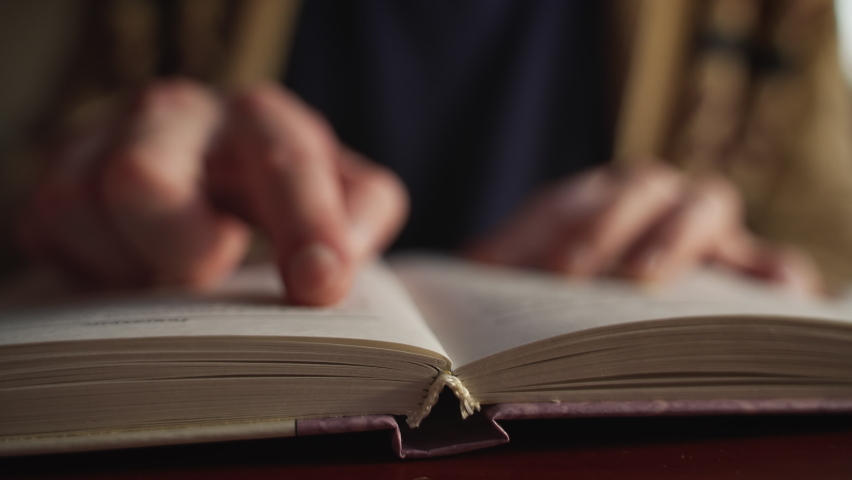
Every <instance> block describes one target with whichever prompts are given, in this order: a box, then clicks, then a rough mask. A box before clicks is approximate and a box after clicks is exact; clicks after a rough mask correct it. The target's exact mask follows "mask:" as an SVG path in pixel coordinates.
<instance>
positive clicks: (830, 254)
mask: <svg viewBox="0 0 852 480" xmlns="http://www.w3.org/2000/svg"><path fill="white" fill-rule="evenodd" d="M307 1H311V0H307ZM667 1H668V0H642V1H626V0H625V1H618V0H615V1H612V2H609V3H608V5H609V6H608V8H607V10H608V11H607V15H608V18H609V20H608V22H609V24H610V25H611V30H607V32H608V35H609V36H608V38H607V42H606V43H607V45H608V46H607V48H609V49H610V50H609V52H610V53H611V54H608V55H607V58H606V62H607V63H608V64H612V65H611V67H612V68H611V70H610V75H611V76H612V77H613V82H612V83H613V84H614V85H616V86H618V88H617V89H616V90H618V91H619V92H628V93H624V94H623V95H622V96H621V97H619V98H616V99H614V100H613V102H612V103H613V105H615V107H614V109H615V110H618V109H619V106H624V104H625V103H626V102H628V100H625V98H626V97H629V95H630V94H629V92H631V88H633V90H635V89H639V90H640V91H639V93H638V94H635V95H634V97H636V98H652V97H653V96H654V95H653V94H652V93H646V92H643V91H641V89H642V88H644V87H641V86H642V85H647V86H648V88H655V85H657V86H659V85H669V86H672V87H673V88H670V89H667V90H666V91H665V96H666V98H665V99H662V100H661V101H660V102H658V106H659V105H662V107H659V108H662V109H664V110H665V112H666V115H663V116H661V117H660V118H662V119H663V120H661V121H660V125H661V126H660V128H659V131H660V132H661V133H660V138H659V139H658V141H657V140H654V142H650V143H649V141H646V140H647V138H649V136H653V134H654V132H651V134H648V135H645V136H643V134H642V131H638V132H639V133H636V134H634V136H636V135H638V136H639V137H642V138H640V140H639V141H638V142H634V143H636V144H639V145H644V143H643V141H644V142H645V143H648V145H649V146H647V149H648V150H649V151H648V152H644V151H643V150H642V149H641V148H640V149H639V151H640V153H654V154H658V155H661V156H663V157H664V158H666V159H667V160H669V161H671V162H672V163H674V164H676V165H678V166H680V167H681V168H683V169H684V170H686V171H688V172H696V173H701V172H705V171H707V170H716V171H720V172H722V173H724V174H725V175H728V176H729V177H730V178H732V179H733V180H734V181H735V182H736V183H737V185H739V187H740V188H741V190H742V192H743V195H744V196H745V198H746V201H747V208H748V221H749V224H750V225H751V227H752V228H753V229H754V230H755V231H757V232H758V233H759V234H761V235H764V236H766V237H768V238H771V239H774V240H778V241H785V242H791V243H794V244H797V245H799V246H802V247H803V248H805V249H807V250H808V251H810V252H811V253H812V254H813V255H814V257H815V258H816V259H817V261H818V263H819V265H820V267H821V268H822V270H823V272H824V273H825V274H826V276H827V277H828V279H829V281H830V283H831V284H832V285H834V286H840V285H844V284H846V283H847V282H849V281H850V280H852V121H850V119H852V116H850V113H852V110H850V105H852V104H850V101H849V79H852V2H850V1H847V0H836V2H832V1H830V0H770V1H761V0H685V2H684V3H688V4H689V8H687V9H682V8H681V9H678V8H674V9H671V8H666V2H667ZM655 5H656V6H655ZM655 12H656V13H655ZM666 12H673V13H670V14H669V13H666ZM668 17H671V18H668ZM298 20H299V10H298V2H292V1H289V0H242V1H238V0H28V1H25V2H14V1H6V2H0V69H2V70H0V73H1V74H0V178H2V182H0V273H2V274H3V275H6V274H8V273H10V272H15V271H18V270H19V269H20V268H21V267H22V266H24V265H25V264H26V260H25V259H24V258H23V256H22V255H21V254H20V252H19V249H18V248H17V247H16V245H15V241H14V235H13V227H12V226H13V224H14V221H15V217H16V215H18V214H19V212H20V208H21V204H22V201H23V200H22V199H23V198H24V197H25V195H26V192H27V189H28V187H29V186H30V185H32V183H33V179H34V178H35V175H36V174H37V171H38V169H39V164H40V161H39V158H40V151H41V149H42V148H43V147H44V146H45V145H46V144H47V142H48V140H49V139H50V138H52V137H53V136H55V134H56V133H57V132H58V131H61V130H62V129H63V128H66V127H67V126H68V125H72V124H74V123H75V122H80V121H84V120H85V118H87V117H88V116H91V115H94V114H96V112H98V111H100V110H102V109H104V108H109V105H111V104H112V103H113V102H115V100H116V98H119V97H120V96H121V95H122V94H124V93H126V92H128V91H130V90H132V89H133V88H136V87H138V86H140V85H143V84H145V83H146V82H148V81H150V80H151V79H153V78H157V77H162V76H175V75H180V76H186V77H191V78H195V79H198V80H200V81H203V82H206V83H208V84H211V85H213V86H216V87H219V88H223V89H227V88H231V87H233V86H236V85H240V84H246V83H250V82H252V81H255V80H258V79H263V78H272V79H279V78H282V73H281V72H282V69H283V68H285V66H286V64H287V53H288V44H289V43H288V39H289V38H290V37H291V36H292V31H293V29H294V25H297V24H298ZM660 29H663V30H665V29H675V30H677V31H678V33H677V35H675V36H673V37H672V36H666V35H663V34H660V33H659V31H660ZM666 38H677V39H678V40H677V45H674V46H672V45H668V46H666V45H662V46H660V44H661V43H665V39H666ZM661 39H662V40H661ZM637 45H638V46H637ZM642 46H644V47H642ZM640 47H642V48H640ZM645 47H647V48H645ZM643 48H644V50H643ZM660 62H662V63H660ZM637 64H638V65H643V64H644V65H646V66H649V65H651V66H654V69H657V70H658V71H659V72H661V73H659V74H660V75H663V74H664V73H665V74H667V75H668V74H671V75H670V76H672V77H673V78H675V79H676V80H675V82H674V83H666V82H665V81H664V80H665V79H663V78H662V77H659V78H657V77H654V75H655V73H654V72H653V71H652V72H650V73H648V72H645V73H643V72H641V71H640V72H639V73H637V71H638V70H641V68H638V67H636V65H637ZM660 65H663V67H660V68H658V67H659V66H660ZM649 68H651V67H647V68H646V70H648V69H649ZM652 70H653V69H652ZM841 71H844V72H845V73H846V76H845V80H844V77H843V76H842V75H841ZM643 75H644V77H643ZM640 77H641V78H640ZM643 78H644V80H642V79H643ZM655 78H657V79H656V80H655ZM643 82H644V83H643ZM637 85H638V86H637ZM634 87H635V88H634ZM658 106H651V107H649V108H651V109H653V108H658ZM622 110H623V109H622ZM641 120H642V119H640V123H641ZM613 121H614V122H619V125H620V126H621V127H623V124H624V123H625V122H627V121H625V120H624V119H614V120H613ZM627 123H629V122H627ZM646 123H647V122H646ZM621 127H616V126H613V129H614V130H617V129H618V128H621ZM628 137H629V135H628ZM628 143H629V142H628ZM643 148H645V147H643ZM614 150H615V151H616V153H618V147H617V146H616V147H615V148H614Z"/></svg>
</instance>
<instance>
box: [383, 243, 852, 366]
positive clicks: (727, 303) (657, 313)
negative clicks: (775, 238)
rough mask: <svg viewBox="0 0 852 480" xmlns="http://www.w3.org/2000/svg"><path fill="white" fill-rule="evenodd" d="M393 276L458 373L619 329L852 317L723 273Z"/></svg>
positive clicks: (455, 264) (426, 268) (406, 272)
mask: <svg viewBox="0 0 852 480" xmlns="http://www.w3.org/2000/svg"><path fill="white" fill-rule="evenodd" d="M393 266H394V271H395V272H396V273H397V276H398V277H399V278H400V279H401V280H402V281H403V283H404V284H405V285H406V287H407V288H408V290H409V292H410V293H411V294H412V296H413V297H414V298H415V300H416V302H417V303H418V306H419V308H420V310H421V312H422V313H423V315H424V317H426V321H427V322H428V323H429V325H430V327H431V328H432V330H433V331H434V332H435V335H436V336H437V337H438V339H439V340H440V341H441V343H442V345H443V346H444V349H445V350H446V351H447V353H448V354H449V356H450V358H452V359H453V364H454V365H455V367H456V368H458V367H460V366H463V365H465V364H468V363H470V362H473V361H476V360H479V359H481V358H484V357H486V356H489V355H492V354H495V353H499V352H502V351H505V350H508V349H511V348H514V347H518V346H521V345H526V344H529V343H532V342H536V341H539V340H544V339H547V338H551V337H555V336H558V335H564V334H569V333H573V332H579V331H582V330H586V329H591V328H596V327H603V326H609V325H615V324H620V323H627V322H635V321H643V320H658V319H667V318H686V317H704V316H714V317H715V316H719V317H722V316H743V315H766V316H773V317H796V318H819V319H829V320H832V319H840V320H842V321H846V322H849V321H850V320H849V318H850V317H852V315H849V314H848V313H850V312H852V310H850V311H847V314H844V313H843V312H842V311H841V310H839V309H831V308H828V307H827V306H825V305H822V304H818V302H816V301H813V300H808V299H804V298H799V299H796V298H790V295H788V294H786V293H784V292H782V291H780V290H779V289H775V288H771V287H769V286H766V285H765V284H762V283H760V282H757V281H754V280H749V279H746V278H744V277H740V276H737V275H734V274H732V273H728V272H724V271H721V270H713V269H704V270H698V271H695V272H692V273H691V274H689V275H687V276H686V277H684V278H681V279H679V280H678V281H676V282H674V283H673V284H671V285H667V286H665V287H662V286H661V287H659V288H655V289H649V288H647V287H646V288H642V287H640V286H638V285H637V284H636V283H633V282H629V281H626V280H618V279H612V278H603V279H598V280H595V281H578V280H574V281H571V280H566V279H563V278H559V277H556V276H553V275H547V274H544V273H536V272H523V271H518V270H509V269H501V268H497V267H488V266H483V265H474V264H471V263H465V262H463V261H461V260H451V259H447V258H442V257H417V256H412V257H408V258H405V257H403V258H401V259H399V260H398V261H397V262H395V263H394V264H393Z"/></svg>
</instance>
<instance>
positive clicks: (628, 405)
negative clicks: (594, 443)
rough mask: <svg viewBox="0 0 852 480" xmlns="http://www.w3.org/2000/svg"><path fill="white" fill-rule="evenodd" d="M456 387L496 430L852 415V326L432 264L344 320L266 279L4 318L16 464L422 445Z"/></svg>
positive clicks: (797, 304) (752, 296) (739, 284)
mask: <svg viewBox="0 0 852 480" xmlns="http://www.w3.org/2000/svg"><path fill="white" fill-rule="evenodd" d="M847 312H848V310H847ZM445 386H446V387H449V389H450V390H452V391H453V393H454V394H455V395H456V396H457V397H458V398H459V403H460V405H461V411H462V414H463V415H464V416H467V415H469V414H471V413H473V412H474V411H476V410H478V409H480V408H481V407H483V406H487V405H492V406H493V405H496V406H495V407H486V409H485V410H486V411H490V413H489V414H488V415H490V416H489V418H499V417H501V416H502V417H503V418H519V417H524V418H526V417H535V416H559V415H571V414H612V412H613V411H617V412H621V413H622V414H653V413H665V411H669V412H671V413H681V414H682V413H714V412H715V413H725V412H732V411H782V412H785V411H852V319H850V316H849V315H848V314H847V313H844V311H843V310H840V309H833V308H830V307H828V306H826V305H822V304H819V303H817V302H813V301H808V300H804V299H802V300H796V299H790V298H789V296H787V295H784V294H783V293H781V292H779V291H776V290H773V289H772V288H771V287H767V286H764V285H760V284H756V283H754V282H751V281H748V280H745V279H742V278H739V277H734V276H731V275H730V274H725V273H723V272H719V271H712V270H703V271H698V272H695V273H694V274H691V275H689V276H687V277H686V278H683V279H682V280H681V281H679V282H677V284H675V285H672V286H670V287H669V288H664V289H657V290H647V289H642V288H640V287H637V286H636V285H635V284H631V283H628V282H623V281H619V280H614V279H604V280H600V281H595V282H585V283H584V282H576V281H569V280H564V279H559V278H557V277H552V276H548V275H546V274H542V273H530V272H518V271H513V270H507V269H499V268H494V267H486V266H480V265H472V264H468V263H464V262H462V261H458V260H451V259H447V258H442V257H431V256H410V257H407V258H406V257H403V258H401V259H398V260H397V261H395V262H392V263H391V266H390V267H388V266H387V265H385V264H376V265H373V266H370V267H368V268H365V269H364V270H363V271H362V272H361V273H360V276H359V278H358V280H357V282H356V286H355V288H354V290H353V292H352V293H351V295H350V296H349V298H348V299H347V300H346V301H345V302H343V303H342V304H341V305H339V306H337V307H334V308H329V309H312V308H297V307H291V306H288V305H286V304H285V303H284V302H283V301H282V300H281V286H280V284H279V282H278V279H277V275H276V274H275V271H274V270H273V269H272V268H271V267H268V266H258V267H250V268H246V269H244V270H243V271H241V272H239V273H238V274H237V275H236V276H235V277H233V278H232V279H231V280H230V281H229V282H227V283H226V284H225V285H223V286H222V287H221V288H220V289H219V290H217V291H216V292H213V293H211V294H204V295H201V294H196V295H188V294H176V293H174V292H172V293H169V292H160V293H157V294H146V295H144V296H141V295H136V296H133V295H129V296H125V297H122V298H104V299H95V300H91V299H90V300H88V301H85V302H76V303H73V304H69V303H62V304H55V305H43V306H41V307H39V308H27V309H17V310H8V309H7V310H3V311H0V406H2V407H0V454H4V455H16V454H30V453H47V452H61V451H78V450H91V449H104V448H118V447H127V446H141V445H153V444H169V443H185V442H198V441H214V440H226V439H237V438H260V437H274V436H286V435H294V434H297V433H299V434H303V433H321V432H331V431H346V430H358V429H362V430H363V429H370V428H392V427H393V428H395V426H393V425H392V426H390V427H389V426H388V423H387V422H388V421H390V422H392V421H393V419H394V418H397V419H400V420H401V419H402V418H406V419H407V422H408V425H407V426H406V425H404V424H401V425H400V428H401V429H404V430H406V431H409V432H415V431H416V430H411V428H414V427H416V426H417V425H418V424H419V423H420V422H421V421H423V419H424V418H426V417H427V416H428V415H429V412H430V409H431V407H432V406H433V404H434V403H435V401H436V400H437V398H438V397H439V394H440V393H441V390H442V389H443V388H444V387H445ZM445 395H446V394H445ZM444 398H446V397H444ZM499 407H503V408H502V410H501V409H500V408H499ZM489 408H490V409H491V410H489ZM495 408H496V410H495ZM495 412H496V413H495ZM607 412H609V413H607ZM390 415H396V416H397V417H391V416H390ZM483 415H484V413H477V414H474V418H473V419H469V420H467V421H466V422H468V423H470V422H471V420H474V422H473V423H470V424H471V425H473V424H475V423H476V418H480V417H483ZM403 416H404V417H403ZM428 421H429V420H428V419H427V421H426V423H428ZM377 425H378V426H377ZM397 434H398V432H397ZM397 436H398V435H397ZM447 441H450V442H452V436H451V437H449V440H447ZM477 442H478V443H477ZM433 443H434V442H433ZM492 443H494V442H492ZM497 443H499V442H497ZM486 444H489V443H488V441H478V440H475V441H471V442H468V446H467V447H463V448H457V449H456V450H453V449H452V448H448V449H446V448H445V449H444V450H441V447H440V446H438V447H436V449H434V448H433V449H432V450H431V451H426V453H422V452H421V454H424V455H429V454H435V452H437V453H449V452H452V451H459V450H464V449H468V448H475V446H483V445H486ZM471 445H473V446H471ZM427 450H428V449H427ZM409 453H410V452H409Z"/></svg>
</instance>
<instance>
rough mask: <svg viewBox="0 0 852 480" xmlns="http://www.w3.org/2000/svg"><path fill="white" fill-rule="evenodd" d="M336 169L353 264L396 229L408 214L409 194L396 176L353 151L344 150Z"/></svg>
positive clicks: (381, 245) (380, 246)
mask: <svg viewBox="0 0 852 480" xmlns="http://www.w3.org/2000/svg"><path fill="white" fill-rule="evenodd" d="M338 168H339V172H340V176H341V179H342V181H343V196H344V202H345V204H346V211H347V216H348V229H349V248H350V252H351V254H352V258H353V260H354V261H355V262H356V263H357V262H362V261H364V260H366V259H368V258H370V257H372V256H373V255H374V254H375V253H377V252H379V251H381V250H382V249H383V248H384V247H386V246H387V244H388V243H390V241H391V240H392V239H393V237H394V236H395V235H396V234H397V233H398V232H399V229H400V227H402V224H403V222H404V221H405V217H406V214H407V213H408V196H407V194H406V190H405V187H404V186H403V184H402V182H401V181H400V180H399V178H398V177H396V176H395V175H394V174H392V173H391V172H390V171H388V170H386V169H383V168H380V167H379V166H377V165H375V164H372V163H370V162H369V161H367V160H366V159H364V158H363V157H361V156H360V155H359V154H357V153H355V152H353V151H352V150H349V149H344V150H343V152H342V153H341V156H340V159H339V161H338Z"/></svg>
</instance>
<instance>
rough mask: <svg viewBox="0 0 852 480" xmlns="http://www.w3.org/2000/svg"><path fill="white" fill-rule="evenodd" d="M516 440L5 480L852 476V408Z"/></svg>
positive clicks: (322, 447) (91, 456)
mask: <svg viewBox="0 0 852 480" xmlns="http://www.w3.org/2000/svg"><path fill="white" fill-rule="evenodd" d="M503 424H504V426H505V427H506V430H507V431H508V432H509V435H510V436H511V437H512V441H511V442H510V443H509V444H507V445H502V446H499V447H495V448H491V449H488V450H482V451H477V452H471V453H467V454H463V455H458V456H454V457H443V458H434V459H426V460H400V459H397V458H396V457H394V455H393V454H392V453H391V451H390V446H389V439H388V433H387V432H369V433H358V434H347V435H333V436H325V437H303V438H283V439H275V440H258V441H247V442H230V443H218V444H207V445H190V446H174V447H158V448H147V449H136V450H127V451H113V452H98V453H85V454H69V455H52V456H42V457H29V458H15V459H5V460H2V461H0V478H4V479H5V478H63V479H64V478H87V479H128V480H129V479H134V480H143V479H150V478H157V479H225V478H229V479H230V478H236V479H246V480H251V479H273V478H274V479H288V478H305V479H309V480H319V479H324V478H329V479H337V480H344V479H346V480H349V479H360V478H364V479H380V478H390V479H399V480H413V479H418V478H423V477H426V478H429V479H431V480H439V479H452V478H460V479H470V480H472V479H489V480H492V479H503V478H512V479H519V478H521V479H526V478H531V479H532V478H543V479H547V478H560V479H562V478H584V479H590V478H591V479H609V478H612V479H630V478H649V479H651V478H653V479H668V478H690V479H705V478H743V479H763V478H766V479H772V480H779V479H786V478H796V479H808V480H813V479H852V415H826V416H761V417H733V416H730V417H698V418H686V417H669V418H609V419H570V420H536V421H512V422H503Z"/></svg>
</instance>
